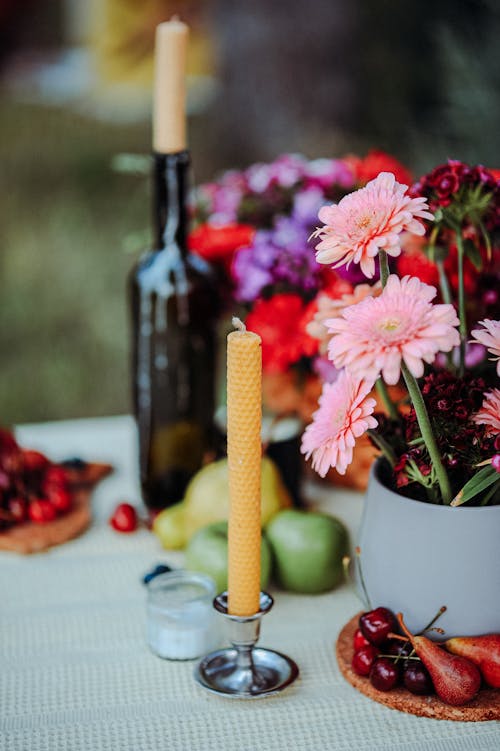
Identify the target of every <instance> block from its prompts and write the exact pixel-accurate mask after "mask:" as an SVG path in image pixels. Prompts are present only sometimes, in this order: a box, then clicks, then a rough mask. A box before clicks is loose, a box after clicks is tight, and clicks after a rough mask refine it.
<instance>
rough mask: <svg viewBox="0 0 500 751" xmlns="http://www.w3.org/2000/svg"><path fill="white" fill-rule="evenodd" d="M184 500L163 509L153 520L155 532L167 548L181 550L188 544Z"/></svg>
mask: <svg viewBox="0 0 500 751" xmlns="http://www.w3.org/2000/svg"><path fill="white" fill-rule="evenodd" d="M185 517H186V513H185V504H184V501H181V502H180V503H175V504H174V505H173V506H170V507H169V508H166V509H163V511H160V513H159V514H157V515H156V516H155V518H154V521H153V532H154V533H155V535H156V536H157V537H158V538H159V540H160V542H161V544H162V546H163V547H164V548H165V550H181V549H182V548H184V547H185V546H186V543H187V538H186V524H185Z"/></svg>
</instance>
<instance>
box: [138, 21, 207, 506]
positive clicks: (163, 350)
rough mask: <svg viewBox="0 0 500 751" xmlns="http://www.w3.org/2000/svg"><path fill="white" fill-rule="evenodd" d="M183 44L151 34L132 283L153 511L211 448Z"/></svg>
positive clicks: (143, 451) (143, 455)
mask: <svg viewBox="0 0 500 751" xmlns="http://www.w3.org/2000/svg"><path fill="white" fill-rule="evenodd" d="M188 36H189V29H188V27H187V26H186V25H185V24H184V23H182V21H179V20H178V19H177V18H174V19H172V20H171V21H169V22H166V23H162V24H160V25H159V26H158V27H157V29H156V43H155V81H154V101H153V159H154V169H153V195H154V198H153V209H154V219H153V222H154V243H153V249H152V250H150V251H148V252H147V253H145V255H144V256H143V257H142V258H141V259H140V260H139V262H138V264H137V265H136V267H135V268H134V269H133V271H132V274H131V278H130V292H131V306H132V331H133V337H132V339H133V341H132V373H133V386H134V411H135V416H136V420H137V427H138V435H139V464H140V478H141V487H142V493H143V500H144V502H145V504H146V505H147V506H148V507H149V508H151V509H160V508H164V507H166V506H168V505H171V504H173V503H176V502H177V501H179V500H181V499H182V498H183V496H184V491H185V489H186V486H187V484H188V482H189V480H190V478H191V477H192V476H193V474H194V473H195V472H196V471H197V470H198V469H199V468H200V466H201V465H202V463H203V462H204V460H206V459H207V458H209V456H210V455H211V451H212V448H213V435H214V428H213V417H214V393H215V388H214V385H215V360H216V358H215V351H216V322H217V317H218V305H217V302H216V299H217V296H216V285H215V282H214V279H213V277H212V275H211V271H210V267H209V266H208V264H207V263H206V262H205V261H203V260H202V259H201V258H199V257H198V256H196V255H194V254H192V253H190V252H189V251H188V249H187V243H186V236H187V211H186V189H187V183H188V173H189V153H188V151H187V150H186V115H185V83H186V55H187V43H188Z"/></svg>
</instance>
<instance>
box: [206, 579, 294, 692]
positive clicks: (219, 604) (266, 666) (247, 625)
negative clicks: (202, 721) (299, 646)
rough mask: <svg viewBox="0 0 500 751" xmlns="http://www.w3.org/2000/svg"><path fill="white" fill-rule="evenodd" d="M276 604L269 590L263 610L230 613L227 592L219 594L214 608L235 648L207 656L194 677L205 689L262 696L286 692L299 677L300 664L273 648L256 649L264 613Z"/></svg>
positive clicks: (264, 595) (263, 594)
mask: <svg viewBox="0 0 500 751" xmlns="http://www.w3.org/2000/svg"><path fill="white" fill-rule="evenodd" d="M272 606H273V598H272V597H271V595H269V594H267V592H261V593H260V610H259V612H258V613H255V614H254V615H249V616H238V615H230V614H229V613H228V612H227V592H223V593H222V594H220V595H218V596H217V597H216V598H215V600H214V608H215V609H216V610H217V611H218V612H219V613H222V615H223V616H224V617H225V618H226V622H227V627H228V636H229V641H230V642H231V644H232V647H229V648H227V649H219V650H218V651H217V652H211V653H210V654H208V655H206V656H205V657H203V659H202V660H201V661H200V662H199V663H198V665H197V666H196V668H195V671H194V677H195V679H196V680H197V681H198V683H199V684H200V686H203V688H206V689H207V691H211V692H212V693H213V694H218V695H219V696H225V697H227V698H229V699H259V698H263V697H265V696H271V695H272V694H276V693H278V691H283V689H284V688H286V687H287V686H289V685H290V684H291V683H293V681H294V680H295V679H296V678H297V676H298V674H299V669H298V667H297V665H296V663H295V662H294V661H293V660H291V659H290V657H287V656H286V655H283V654H281V653H280V652H275V651H273V650H271V649H261V648H256V647H255V645H256V643H257V641H258V639H259V633H260V622H261V619H262V616H263V615H265V614H266V613H268V612H269V611H270V610H271V608H272Z"/></svg>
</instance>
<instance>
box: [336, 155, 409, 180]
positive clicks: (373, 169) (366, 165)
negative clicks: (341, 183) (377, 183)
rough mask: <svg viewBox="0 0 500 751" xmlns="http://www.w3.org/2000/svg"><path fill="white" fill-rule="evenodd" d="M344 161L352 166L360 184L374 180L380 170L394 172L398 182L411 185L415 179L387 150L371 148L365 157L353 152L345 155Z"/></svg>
mask: <svg viewBox="0 0 500 751" xmlns="http://www.w3.org/2000/svg"><path fill="white" fill-rule="evenodd" d="M344 161H345V162H346V163H347V164H348V165H349V166H350V167H351V169H352V170H353V172H354V175H355V177H356V182H357V183H359V184H360V185H366V183H367V182H369V181H370V180H374V179H375V178H376V177H377V175H378V174H379V173H380V172H392V173H393V175H394V177H395V178H396V180H397V182H398V183H403V184H404V185H411V183H412V181H413V176H412V174H411V172H409V170H407V169H406V167H405V166H404V165H402V164H401V162H398V160H397V159H395V158H394V157H393V156H391V155H390V154H386V153H385V151H380V150H378V149H371V150H370V151H369V152H368V154H367V155H366V156H365V157H364V159H361V158H360V157H359V156H355V155H354V154H352V155H349V156H347V157H345V159H344Z"/></svg>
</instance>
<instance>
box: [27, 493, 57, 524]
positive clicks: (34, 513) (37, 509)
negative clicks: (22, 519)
mask: <svg viewBox="0 0 500 751" xmlns="http://www.w3.org/2000/svg"><path fill="white" fill-rule="evenodd" d="M28 514H29V517H30V519H31V521H32V522H35V523H36V524H45V523H46V522H51V521H52V520H53V519H55V518H56V510H55V508H54V506H53V505H52V504H51V502H50V501H48V500H47V499H46V498H37V499H36V500H34V501H31V503H30V505H29V507H28Z"/></svg>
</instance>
